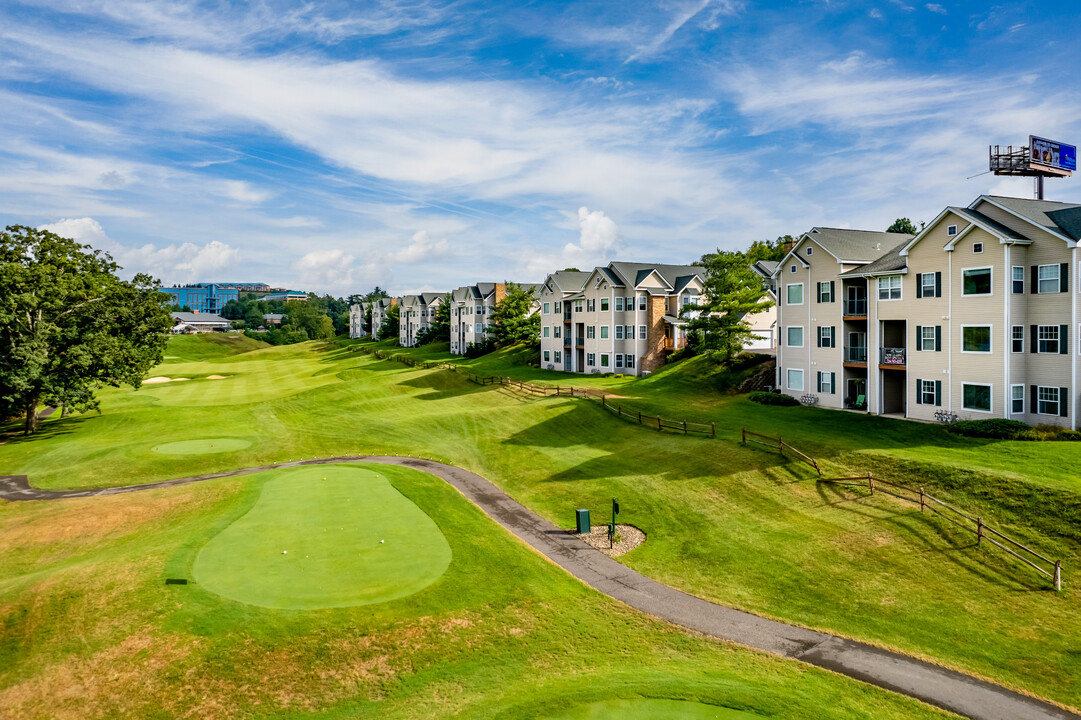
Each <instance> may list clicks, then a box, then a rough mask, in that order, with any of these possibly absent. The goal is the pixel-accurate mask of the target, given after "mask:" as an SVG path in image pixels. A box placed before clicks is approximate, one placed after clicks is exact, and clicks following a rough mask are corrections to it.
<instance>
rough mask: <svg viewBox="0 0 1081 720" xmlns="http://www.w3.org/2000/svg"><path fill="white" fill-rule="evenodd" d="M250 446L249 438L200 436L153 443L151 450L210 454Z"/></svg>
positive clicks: (165, 452)
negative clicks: (198, 438)
mask: <svg viewBox="0 0 1081 720" xmlns="http://www.w3.org/2000/svg"><path fill="white" fill-rule="evenodd" d="M250 446H251V440H244V439H242V438H220V437H219V438H202V439H201V440H178V441H176V442H170V443H161V444H160V445H155V446H154V447H153V451H154V452H156V453H161V454H162V455H211V454H213V453H224V452H233V451H234V450H243V449H244V448H246V447H250Z"/></svg>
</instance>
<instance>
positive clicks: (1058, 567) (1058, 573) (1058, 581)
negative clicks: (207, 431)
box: [1055, 560, 1062, 590]
mask: <svg viewBox="0 0 1081 720" xmlns="http://www.w3.org/2000/svg"><path fill="white" fill-rule="evenodd" d="M1055 589H1056V590H1061V589H1062V561H1061V560H1056V561H1055Z"/></svg>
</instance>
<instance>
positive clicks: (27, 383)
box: [0, 225, 172, 435]
mask: <svg viewBox="0 0 1081 720" xmlns="http://www.w3.org/2000/svg"><path fill="white" fill-rule="evenodd" d="M119 269H120V268H119V267H118V266H117V264H116V263H115V262H113V259H112V258H111V257H110V256H109V255H108V254H107V253H105V252H103V251H101V250H94V249H93V248H91V247H90V246H89V245H80V244H79V243H77V242H75V241H74V240H69V239H68V238H63V237H60V236H59V235H56V234H54V233H51V232H48V231H46V230H36V229H34V228H30V227H23V226H18V225H15V226H10V227H8V228H6V229H5V230H4V231H3V232H2V233H0V415H3V416H6V417H11V416H13V415H17V414H25V415H26V425H25V432H26V434H27V435H30V434H32V433H33V432H34V431H35V430H37V426H38V408H39V407H40V406H41V405H43V404H45V405H53V406H57V407H63V408H65V409H70V410H78V411H85V410H92V409H96V408H97V407H98V401H97V399H96V398H95V397H94V391H95V390H97V389H98V388H100V387H102V386H105V385H111V386H114V387H119V386H120V385H122V384H127V385H131V386H132V387H135V388H138V387H139V385H140V384H141V383H142V380H143V378H144V377H145V376H146V373H147V371H148V370H149V369H150V368H152V367H153V366H154V365H156V364H158V363H159V362H161V359H162V354H163V352H164V350H165V343H166V341H167V340H168V337H169V330H170V328H171V327H172V317H171V316H170V315H169V308H170V304H171V303H172V299H171V298H170V297H169V296H168V295H165V294H164V293H161V292H159V291H158V287H159V283H158V282H157V281H155V280H154V279H153V278H151V277H150V276H149V275H141V274H140V275H136V276H135V278H134V279H133V280H131V281H130V282H129V281H124V280H121V279H120V278H118V277H117V276H116V271H117V270H119Z"/></svg>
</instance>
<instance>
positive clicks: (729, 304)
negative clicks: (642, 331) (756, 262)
mask: <svg viewBox="0 0 1081 720" xmlns="http://www.w3.org/2000/svg"><path fill="white" fill-rule="evenodd" d="M703 260H704V261H705V268H706V279H705V283H704V285H705V287H704V288H703V297H702V300H701V302H700V303H699V304H698V305H690V306H688V307H686V308H685V309H684V313H685V314H687V315H689V321H688V323H687V325H688V330H689V331H690V332H691V333H693V334H695V335H697V336H698V337H699V338H700V339H701V347H702V348H703V349H704V350H711V351H713V352H716V353H718V354H719V355H720V356H721V357H722V358H723V359H725V360H729V359H731V358H732V357H733V356H734V355H736V354H737V353H739V352H740V351H741V350H742V349H743V346H744V345H746V344H747V343H748V342H749V341H750V340H751V337H752V333H751V326H750V324H749V323H748V322H747V321H746V316H747V315H753V314H754V313H759V312H763V311H765V310H768V309H769V308H770V307H772V306H773V301H772V300H770V299H769V296H768V292H767V290H766V289H765V287H763V284H762V278H761V276H759V275H758V273H756V272H755V271H754V270H752V269H751V265H750V263H749V262H748V261H747V257H746V256H745V255H744V254H743V253H739V252H732V251H729V250H718V251H717V252H716V253H715V254H711V255H707V256H706V257H705V258H703Z"/></svg>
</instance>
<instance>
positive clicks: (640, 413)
mask: <svg viewBox="0 0 1081 720" xmlns="http://www.w3.org/2000/svg"><path fill="white" fill-rule="evenodd" d="M638 424H639V425H641V424H642V411H641V410H639V411H638Z"/></svg>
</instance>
